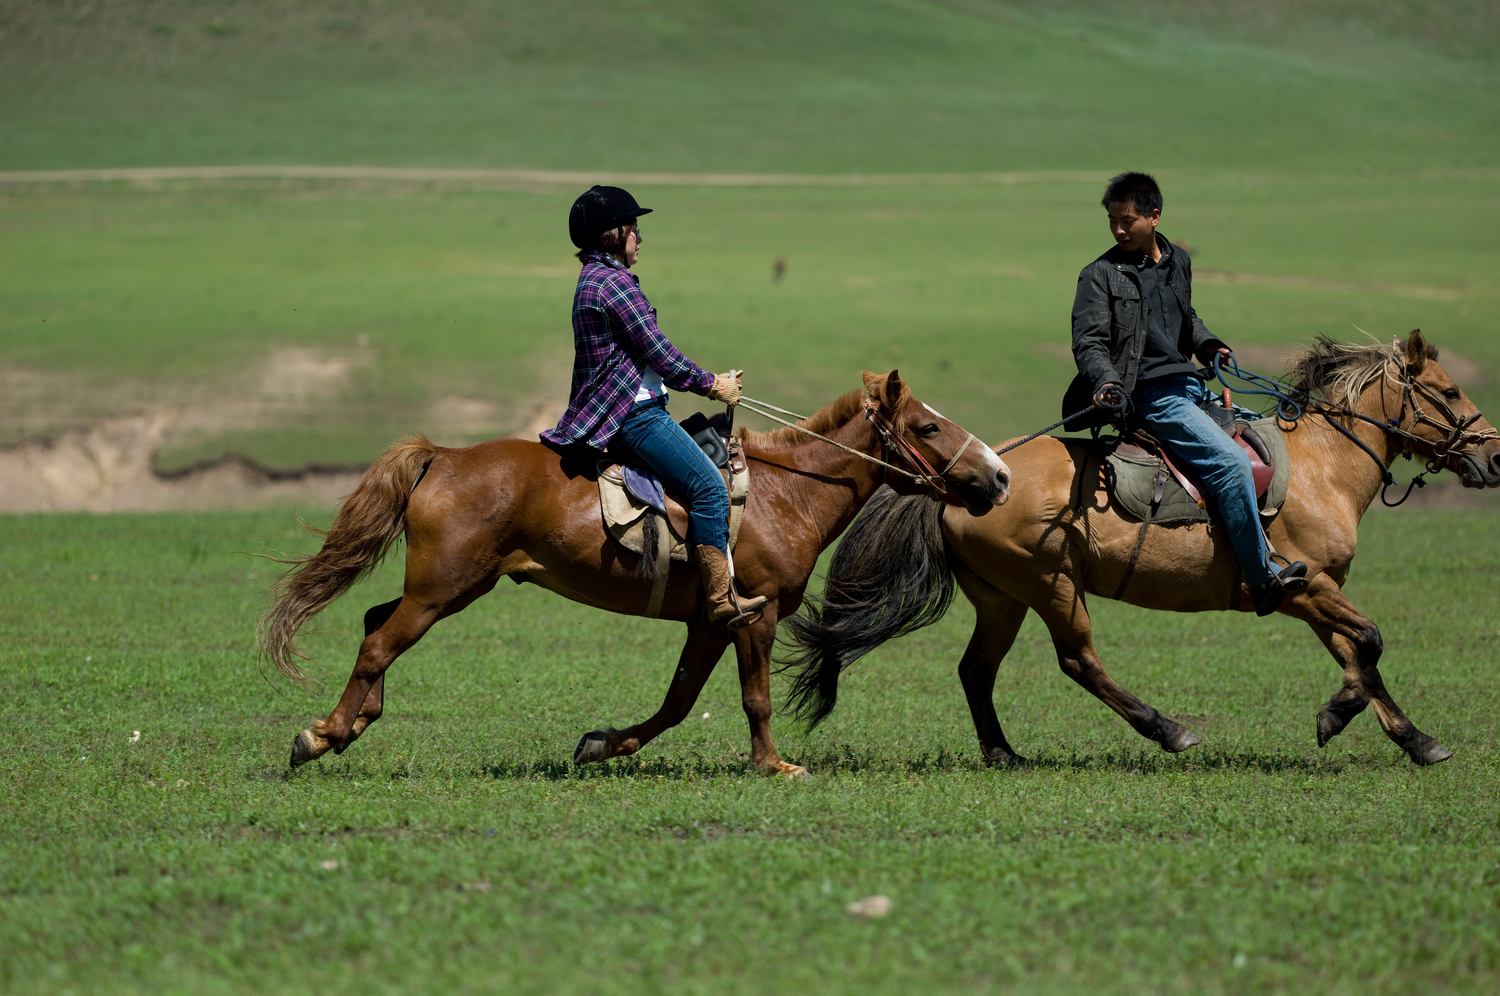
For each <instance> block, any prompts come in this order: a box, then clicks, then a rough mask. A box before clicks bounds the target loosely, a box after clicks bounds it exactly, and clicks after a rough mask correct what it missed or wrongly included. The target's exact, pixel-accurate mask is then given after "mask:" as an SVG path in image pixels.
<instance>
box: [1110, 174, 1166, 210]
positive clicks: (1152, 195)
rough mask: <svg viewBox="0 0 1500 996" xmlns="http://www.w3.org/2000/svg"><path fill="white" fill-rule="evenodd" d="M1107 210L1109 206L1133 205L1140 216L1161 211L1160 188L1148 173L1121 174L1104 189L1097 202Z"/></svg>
mask: <svg viewBox="0 0 1500 996" xmlns="http://www.w3.org/2000/svg"><path fill="white" fill-rule="evenodd" d="M1099 203H1100V204H1103V205H1104V207H1105V209H1106V210H1108V209H1109V206H1110V205H1111V204H1133V205H1135V209H1136V210H1137V211H1139V212H1140V213H1141V214H1143V215H1144V214H1150V213H1151V212H1152V211H1160V210H1161V188H1160V187H1158V186H1157V185H1156V180H1155V179H1153V178H1152V176H1151V174H1150V173H1121V174H1120V175H1119V176H1117V177H1115V178H1114V179H1113V180H1110V181H1109V186H1107V187H1105V188H1104V199H1103V200H1102V201H1100V202H1099Z"/></svg>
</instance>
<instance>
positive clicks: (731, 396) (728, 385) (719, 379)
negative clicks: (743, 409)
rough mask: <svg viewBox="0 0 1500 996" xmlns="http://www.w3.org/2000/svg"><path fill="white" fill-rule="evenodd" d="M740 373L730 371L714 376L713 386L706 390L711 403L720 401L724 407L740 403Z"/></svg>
mask: <svg viewBox="0 0 1500 996" xmlns="http://www.w3.org/2000/svg"><path fill="white" fill-rule="evenodd" d="M741 376H742V374H741V372H740V371H738V370H731V371H729V373H722V374H714V386H713V387H710V388H709V389H708V396H709V398H710V399H711V400H713V401H722V402H724V403H725V404H726V405H737V404H739V403H740V393H741V387H740V377H741Z"/></svg>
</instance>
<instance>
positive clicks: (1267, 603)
mask: <svg viewBox="0 0 1500 996" xmlns="http://www.w3.org/2000/svg"><path fill="white" fill-rule="evenodd" d="M1282 559H1285V558H1282ZM1306 590H1307V565H1306V564H1304V563H1303V562H1302V561H1300V560H1293V561H1290V562H1288V563H1287V565H1286V566H1285V567H1283V568H1282V569H1281V570H1279V571H1277V572H1276V573H1275V574H1274V575H1272V577H1271V580H1269V581H1267V582H1266V583H1265V584H1258V585H1255V586H1254V587H1252V588H1251V589H1250V601H1251V602H1253V603H1254V605H1255V614H1256V615H1258V616H1269V615H1271V614H1272V613H1274V612H1275V611H1276V610H1277V609H1279V608H1281V602H1282V599H1284V598H1286V596H1287V595H1296V594H1299V593H1301V592H1304V591H1306Z"/></svg>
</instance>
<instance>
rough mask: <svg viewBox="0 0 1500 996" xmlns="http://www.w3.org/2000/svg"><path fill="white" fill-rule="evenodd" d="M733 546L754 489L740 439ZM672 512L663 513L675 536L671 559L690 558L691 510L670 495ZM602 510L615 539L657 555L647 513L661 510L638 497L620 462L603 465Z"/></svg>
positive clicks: (733, 488) (732, 501) (733, 463)
mask: <svg viewBox="0 0 1500 996" xmlns="http://www.w3.org/2000/svg"><path fill="white" fill-rule="evenodd" d="M729 469H730V471H731V473H730V477H729V547H730V549H731V550H732V549H734V545H735V542H736V541H737V540H738V539H739V534H740V520H741V519H742V518H743V513H744V509H745V496H746V495H747V494H748V493H749V491H750V465H749V463H748V462H747V461H746V460H745V459H744V456H743V454H741V453H740V452H739V443H738V440H736V441H735V442H734V447H733V452H732V456H731V459H730V461H729ZM667 503H668V513H669V514H667V515H665V516H662V520H663V521H664V522H665V523H666V525H667V535H670V536H671V539H672V547H671V559H672V560H681V561H686V560H687V559H688V548H687V536H686V532H687V530H686V527H685V525H679V523H684V524H685V523H686V522H687V513H686V512H685V511H684V510H683V508H682V506H681V505H679V504H678V503H677V502H676V501H674V500H672V499H670V498H668V499H667ZM599 510H600V512H601V513H602V514H603V517H604V528H605V530H606V531H607V532H608V533H609V535H610V536H611V537H613V538H614V540H615V541H616V542H617V543H619V544H620V545H622V546H624V547H625V549H627V550H629V551H630V552H632V553H638V554H641V555H642V556H647V557H654V556H656V551H655V550H651V551H647V550H646V539H645V534H646V516H647V515H654V514H657V513H656V512H655V510H654V509H653V508H652V507H651V504H649V503H646V502H641V501H639V500H637V499H636V498H635V497H634V496H633V495H632V494H631V493H630V491H629V489H628V488H627V487H626V485H625V479H624V475H623V474H622V473H621V471H620V466H619V464H612V465H610V466H607V467H601V468H600V469H599Z"/></svg>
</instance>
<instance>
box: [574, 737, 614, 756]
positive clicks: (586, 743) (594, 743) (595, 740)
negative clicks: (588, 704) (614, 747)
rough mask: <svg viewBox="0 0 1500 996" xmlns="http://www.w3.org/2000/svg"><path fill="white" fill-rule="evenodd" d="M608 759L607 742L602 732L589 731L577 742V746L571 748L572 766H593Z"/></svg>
mask: <svg viewBox="0 0 1500 996" xmlns="http://www.w3.org/2000/svg"><path fill="white" fill-rule="evenodd" d="M608 758H609V741H607V740H605V738H604V731H603V730H590V731H589V732H587V733H585V734H584V735H583V737H582V738H581V739H580V740H579V741H578V746H577V747H574V748H573V763H574V764H594V763H596V762H598V761H604V760H608Z"/></svg>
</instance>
